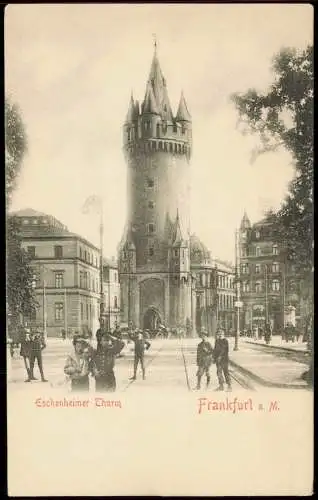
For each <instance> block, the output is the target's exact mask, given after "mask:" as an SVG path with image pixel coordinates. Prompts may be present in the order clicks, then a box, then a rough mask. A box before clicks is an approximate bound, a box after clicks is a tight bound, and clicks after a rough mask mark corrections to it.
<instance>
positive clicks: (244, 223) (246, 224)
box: [240, 211, 251, 230]
mask: <svg viewBox="0 0 318 500" xmlns="http://www.w3.org/2000/svg"><path fill="white" fill-rule="evenodd" d="M250 228H251V222H250V220H249V218H248V217H247V213H246V212H245V211H244V215H243V219H242V221H241V225H240V229H241V230H242V229H250Z"/></svg>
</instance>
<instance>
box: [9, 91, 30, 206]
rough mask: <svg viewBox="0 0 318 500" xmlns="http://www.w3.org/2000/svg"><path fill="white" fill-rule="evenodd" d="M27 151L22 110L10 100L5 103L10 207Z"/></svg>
mask: <svg viewBox="0 0 318 500" xmlns="http://www.w3.org/2000/svg"><path fill="white" fill-rule="evenodd" d="M26 151H27V137H26V133H25V127H24V124H23V121H22V118H21V114H20V110H19V108H18V106H17V105H16V104H12V103H11V101H10V100H9V99H6V101H5V171H6V202H7V208H8V207H9V206H10V203H11V197H12V194H13V191H14V190H15V188H16V185H17V180H18V176H19V173H20V170H21V166H22V160H23V157H24V155H25V153H26Z"/></svg>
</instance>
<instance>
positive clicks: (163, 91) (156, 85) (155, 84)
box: [143, 50, 173, 121]
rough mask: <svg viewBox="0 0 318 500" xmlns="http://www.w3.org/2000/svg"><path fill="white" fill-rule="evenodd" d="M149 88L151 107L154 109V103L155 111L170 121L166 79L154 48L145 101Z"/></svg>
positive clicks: (170, 111) (147, 98)
mask: <svg viewBox="0 0 318 500" xmlns="http://www.w3.org/2000/svg"><path fill="white" fill-rule="evenodd" d="M149 88H150V89H151V90H152V94H153V97H154V102H152V104H151V105H152V109H155V107H154V104H155V105H156V110H157V112H158V113H159V114H160V115H161V116H162V117H163V118H164V119H165V120H167V121H172V118H173V115H172V110H171V105H170V102H169V97H168V92H167V86H166V80H165V78H164V76H163V74H162V71H161V68H160V64H159V60H158V56H157V50H155V52H154V55H153V59H152V63H151V67H150V73H149V78H148V83H147V89H146V95H145V100H144V102H145V103H146V101H147V100H149V94H151V93H150V91H149ZM143 112H147V111H146V107H145V106H143ZM148 112H149V111H148Z"/></svg>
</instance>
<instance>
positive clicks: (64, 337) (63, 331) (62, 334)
mask: <svg viewBox="0 0 318 500" xmlns="http://www.w3.org/2000/svg"><path fill="white" fill-rule="evenodd" d="M61 337H62V340H65V339H66V331H65V330H64V328H63V330H62V332H61Z"/></svg>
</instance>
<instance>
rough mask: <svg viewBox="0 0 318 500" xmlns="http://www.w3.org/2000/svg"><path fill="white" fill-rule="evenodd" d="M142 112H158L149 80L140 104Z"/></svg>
mask: <svg viewBox="0 0 318 500" xmlns="http://www.w3.org/2000/svg"><path fill="white" fill-rule="evenodd" d="M142 112H143V113H153V114H157V115H158V114H159V110H158V106H157V103H156V99H155V96H154V93H153V90H152V86H151V83H150V82H148V84H147V89H146V95H145V99H144V102H143V104H142Z"/></svg>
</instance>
